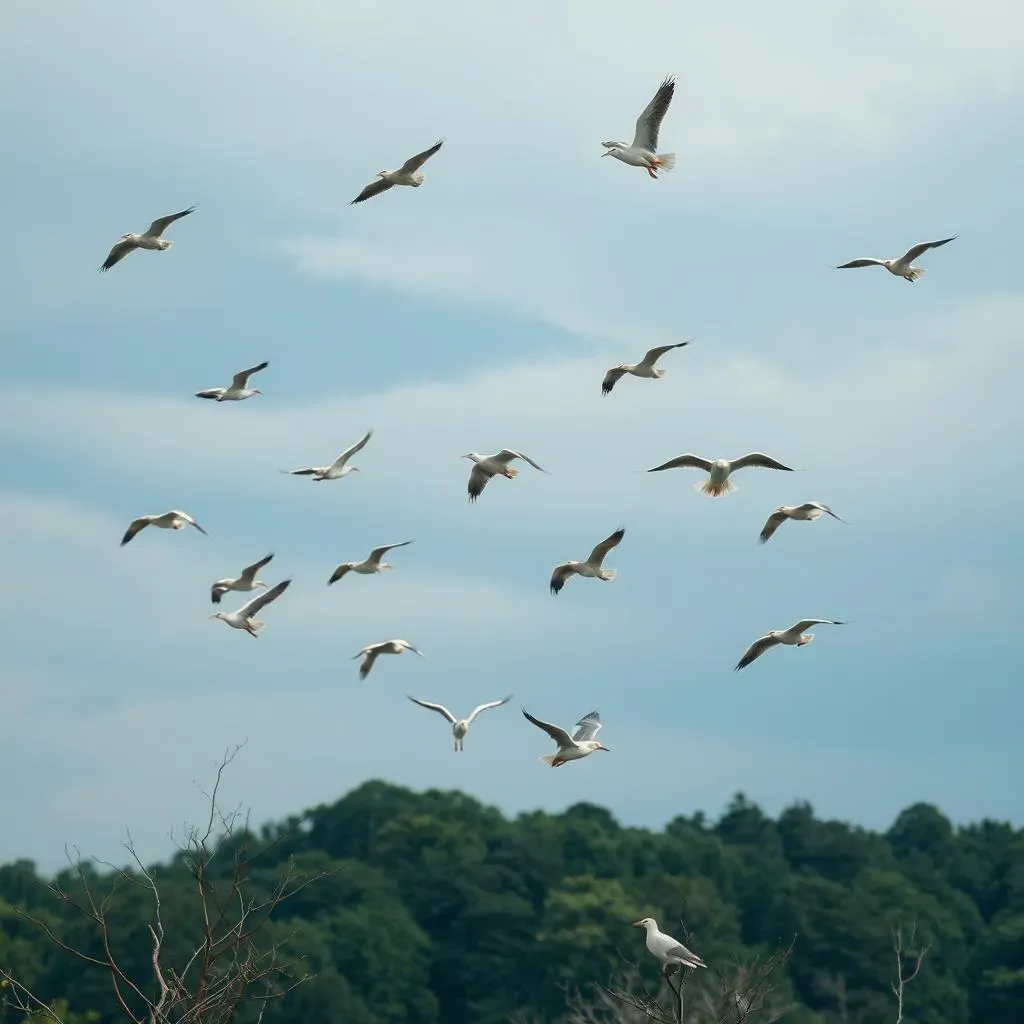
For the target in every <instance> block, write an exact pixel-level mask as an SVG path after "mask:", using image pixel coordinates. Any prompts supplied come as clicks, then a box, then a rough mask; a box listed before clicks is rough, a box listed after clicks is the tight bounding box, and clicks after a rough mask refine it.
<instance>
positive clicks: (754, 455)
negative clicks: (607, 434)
mask: <svg viewBox="0 0 1024 1024" xmlns="http://www.w3.org/2000/svg"><path fill="white" fill-rule="evenodd" d="M748 466H756V467H758V468H759V469H782V470H785V471H786V472H787V473H792V472H793V470H792V469H790V467H789V466H784V465H783V464H782V463H781V462H776V461H775V460H774V459H772V458H769V457H768V456H767V455H762V454H761V453H760V452H751V453H750V454H749V455H744V456H742V457H741V458H739V459H733V460H732V461H731V462H730V461H729V460H728V459H715V460H714V461H713V462H712V461H711V460H710V459H702V458H701V457H700V456H699V455H677V456H676V457H675V458H674V459H669V460H668V462H663V463H662V464H661V465H660V466H655V467H654V469H649V470H647V472H648V473H660V472H661V471H662V470H663V469H703V470H704V471H705V472H706V473H709V474H710V476H709V477H708V478H707V480H704V481H703V482H701V483H698V484H694V485H693V486H694V489H695V490H696V491H697V493H698V494H704V495H706V496H707V497H709V498H720V497H722V495H724V494H729V493H730V492H731V491H735V490H736V485H735V484H734V483H733V482H732V481H731V480H730V479H729V475H730V474H731V473H734V472H735V471H736V470H737V469H746V468H747V467H748Z"/></svg>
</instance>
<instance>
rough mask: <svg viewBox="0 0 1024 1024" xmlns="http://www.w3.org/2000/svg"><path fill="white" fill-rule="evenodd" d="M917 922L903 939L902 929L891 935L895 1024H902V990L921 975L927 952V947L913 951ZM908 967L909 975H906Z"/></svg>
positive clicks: (895, 930)
mask: <svg viewBox="0 0 1024 1024" xmlns="http://www.w3.org/2000/svg"><path fill="white" fill-rule="evenodd" d="M916 937H917V922H916V921H915V922H914V923H913V924H911V926H910V934H909V935H908V936H907V938H906V942H904V939H903V929H902V928H895V929H894V930H893V933H892V949H893V952H894V953H895V954H896V980H895V981H894V982H892V994H893V995H894V996H895V997H896V1024H903V989H904V987H905V986H907V985H909V984H910V983H911V982H912V981H913V980H914V979H915V978H916V977H917V976H918V974H920V973H921V963H922V962H923V960H924V958H925V954H926V953H927V952H928V950H929V948H930V947H928V946H921V947H920V949H917V950H915V949H914V948H913V946H914V939H915V938H916ZM908 967H909V970H910V973H909V974H908V973H906V971H907V969H908Z"/></svg>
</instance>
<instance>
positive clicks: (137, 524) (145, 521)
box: [121, 516, 153, 547]
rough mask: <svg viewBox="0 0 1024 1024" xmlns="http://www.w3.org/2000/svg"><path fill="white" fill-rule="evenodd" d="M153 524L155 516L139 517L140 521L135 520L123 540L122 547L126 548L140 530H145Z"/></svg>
mask: <svg viewBox="0 0 1024 1024" xmlns="http://www.w3.org/2000/svg"><path fill="white" fill-rule="evenodd" d="M151 522H153V516H139V518H138V519H133V520H132V521H131V523H130V524H129V526H128V529H127V530H125V532H124V536H123V537H122V538H121V547H124V546H125V544H127V543H128V541H130V540H131V539H132V537H134V536H135V534H137V533H138V532H139V530H144V529H145V528H146V527H147V526H149V524H150V523H151Z"/></svg>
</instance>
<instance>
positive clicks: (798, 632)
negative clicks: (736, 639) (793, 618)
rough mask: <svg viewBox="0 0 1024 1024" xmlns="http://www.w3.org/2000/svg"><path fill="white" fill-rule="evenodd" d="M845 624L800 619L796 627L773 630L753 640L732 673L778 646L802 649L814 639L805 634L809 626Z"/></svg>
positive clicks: (823, 620)
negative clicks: (786, 645)
mask: <svg viewBox="0 0 1024 1024" xmlns="http://www.w3.org/2000/svg"><path fill="white" fill-rule="evenodd" d="M845 625H846V623H845V622H837V621H836V620H835V619H801V620H800V621H799V622H798V623H796V625H794V626H790V627H789V629H773V630H771V632H769V633H766V634H765V635H764V636H762V637H760V638H758V639H757V640H755V641H754V642H753V643H752V644H751V645H750V646H749V647H748V648H747V650H746V653H745V654H744V655H743V657H742V658H740V660H739V661H738V662H737V663H736V666H735V668H734V669H733V671H734V672H738V671H739V670H740V669H741V668H746V667H747V666H748V665H749V664H750V663H751V662H752V661H754V660H756V659H757V658H760V657H761V655H762V654H764V652H765V651H768V650H771V648H773V647H777V646H778V645H779V644H789V645H790V646H791V647H803V646H804V644H809V643H810V642H811V641H812V640H813V639H814V634H813V633H805V632H804V630H805V629H810V627H811V626H845Z"/></svg>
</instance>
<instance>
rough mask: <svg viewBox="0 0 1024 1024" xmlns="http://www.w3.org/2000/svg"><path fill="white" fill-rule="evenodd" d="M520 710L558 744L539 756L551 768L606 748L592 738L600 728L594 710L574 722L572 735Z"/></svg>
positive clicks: (599, 722) (599, 717)
mask: <svg viewBox="0 0 1024 1024" xmlns="http://www.w3.org/2000/svg"><path fill="white" fill-rule="evenodd" d="M522 712H523V715H524V716H525V718H526V720H527V721H528V722H533V724H534V725H535V726H537V728H538V729H543V730H544V732H546V733H547V734H548V735H549V736H550V737H551V738H552V739H553V740H554V741H555V743H557V744H558V750H557V751H556V752H555V753H554V754H545V755H544V756H543V757H542V758H541V760H542V761H543V762H544V763H545V764H546V765H550V766H551V767H552V768H560V767H561V766H562V765H563V764H568V763H569V762H570V761H578V760H579V759H580V758H581V757H587V756H588V755H589V754H592V753H593V752H594V751H595V750H608V748H607V747H606V746H604V744H602V743H598V742H597V740H596V739H594V737H595V736H596V735H597V734H598V732H599V730H600V728H601V716H600V715H599V714H598V713H597V712H596V711H591V712H590V714H589V715H584V716H583V717H582V718H581V719H580V720H579V721H578V722H577V723H576V726H577V728H576V732H575V733H574V734H573V735H572V736H570V735H569V734H568V733H567V732H566V731H565V730H564V729H561V728H559V727H558V726H557V725H551V723H550V722H542V721H541V720H540V719H539V718H534V717H533V715H531V714H530V713H529V711H527V710H526V708H523V709H522Z"/></svg>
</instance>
